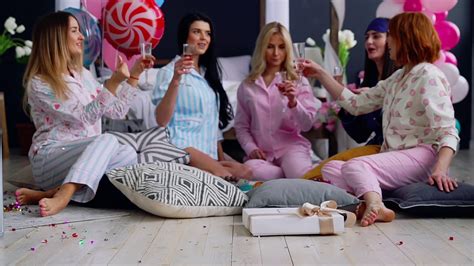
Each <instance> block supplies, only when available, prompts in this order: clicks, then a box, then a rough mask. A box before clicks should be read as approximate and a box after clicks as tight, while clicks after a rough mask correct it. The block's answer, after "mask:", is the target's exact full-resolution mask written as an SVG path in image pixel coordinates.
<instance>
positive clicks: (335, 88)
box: [303, 13, 459, 226]
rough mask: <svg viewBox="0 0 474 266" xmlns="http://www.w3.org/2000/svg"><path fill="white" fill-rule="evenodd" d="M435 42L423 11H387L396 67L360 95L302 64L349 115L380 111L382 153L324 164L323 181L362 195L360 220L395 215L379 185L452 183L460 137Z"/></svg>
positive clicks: (448, 186)
mask: <svg viewBox="0 0 474 266" xmlns="http://www.w3.org/2000/svg"><path fill="white" fill-rule="evenodd" d="M402 33H403V35H402ZM402 36H403V37H402ZM440 46H441V44H440V41H439V38H438V34H437V33H436V31H435V29H434V28H433V25H432V24H431V21H430V20H429V19H428V18H427V17H426V16H425V15H423V14H422V13H403V14H399V15H397V16H395V17H393V18H392V19H391V20H390V23H389V37H388V47H389V49H390V50H389V51H390V58H391V59H392V60H394V61H395V63H396V64H397V65H399V66H401V69H400V70H398V71H396V72H395V73H394V74H393V75H392V76H390V77H389V78H388V79H386V80H384V81H380V82H379V83H378V84H377V85H376V86H375V87H373V88H371V89H369V90H365V91H363V92H362V93H360V94H358V95H356V94H353V93H352V92H351V91H350V90H348V89H347V88H344V87H343V86H341V85H340V84H339V83H337V82H336V81H335V80H334V79H333V78H332V77H331V75H329V74H328V73H327V72H326V71H325V70H324V69H323V68H322V67H321V66H319V65H317V64H316V63H314V62H311V61H305V62H304V64H303V66H304V73H305V75H307V76H312V77H316V78H318V79H319V81H320V82H321V83H322V84H323V85H324V87H325V88H326V89H327V90H328V91H329V93H330V94H331V96H332V97H333V98H334V99H337V100H338V103H339V104H340V105H341V106H342V107H343V108H344V109H345V110H347V111H349V112H350V113H352V114H354V115H359V114H365V113H369V112H372V111H375V110H378V109H382V110H383V120H382V127H383V135H384V142H383V144H382V149H381V153H380V154H375V155H369V156H363V157H359V158H355V159H352V160H349V161H347V162H342V161H332V162H330V163H328V164H327V165H326V166H325V167H324V168H323V170H322V171H323V177H324V178H325V179H327V180H330V181H331V182H332V183H333V184H334V185H336V186H338V187H340V188H343V189H346V190H347V191H349V192H351V193H353V194H355V195H356V196H357V197H362V198H363V199H364V200H365V203H363V204H362V205H361V206H360V208H359V212H358V214H359V217H360V218H361V225H362V226H368V225H371V224H373V223H374V222H377V221H383V222H389V221H392V220H393V219H394V218H395V213H394V212H393V211H392V210H390V209H388V208H386V207H385V206H384V204H383V202H382V191H381V190H382V189H385V190H393V189H396V188H399V187H401V186H404V185H408V184H411V183H415V182H428V183H429V184H431V185H436V186H437V187H438V189H439V190H441V191H445V192H450V191H453V190H454V189H456V187H457V183H456V181H455V180H454V179H453V178H451V177H450V176H449V174H448V169H449V165H450V163H451V159H452V157H453V156H454V153H455V151H456V149H457V145H458V142H459V137H458V135H457V131H456V128H455V119H454V109H453V105H452V102H451V98H450V96H451V88H450V87H449V84H448V82H447V81H446V77H445V76H444V74H443V73H442V72H441V71H440V70H439V69H438V68H437V67H436V66H434V65H433V64H432V63H433V62H434V61H436V60H437V58H438V55H439V51H440Z"/></svg>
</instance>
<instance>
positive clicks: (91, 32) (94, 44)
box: [64, 7, 102, 67]
mask: <svg viewBox="0 0 474 266" xmlns="http://www.w3.org/2000/svg"><path fill="white" fill-rule="evenodd" d="M64 11H66V12H69V13H71V14H72V15H73V16H74V17H75V18H76V19H77V22H78V23H79V27H80V28H81V33H82V35H84V54H83V60H84V62H83V64H84V66H85V67H88V66H90V65H91V64H93V63H94V62H95V60H96V59H97V57H98V56H99V54H100V48H101V46H102V38H101V34H100V29H99V25H98V24H97V19H96V18H95V17H94V16H92V15H91V14H90V13H89V12H87V11H85V10H81V9H77V8H72V7H68V8H66V9H64Z"/></svg>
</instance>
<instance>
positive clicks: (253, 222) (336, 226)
mask: <svg viewBox="0 0 474 266" xmlns="http://www.w3.org/2000/svg"><path fill="white" fill-rule="evenodd" d="M242 221H243V223H244V226H245V227H246V228H247V229H248V230H249V231H250V233H252V235H254V236H270V235H328V234H338V233H342V232H344V216H342V215H341V214H339V213H337V212H329V213H328V214H321V215H319V216H318V215H313V216H301V215H300V214H299V212H298V208H248V209H243V213H242Z"/></svg>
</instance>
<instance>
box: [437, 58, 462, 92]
mask: <svg viewBox="0 0 474 266" xmlns="http://www.w3.org/2000/svg"><path fill="white" fill-rule="evenodd" d="M436 66H437V67H438V68H439V69H441V71H442V72H443V73H444V75H445V76H446V79H447V80H448V82H449V85H451V87H452V86H454V84H455V83H456V82H457V81H458V79H459V69H458V67H457V66H455V65H453V64H449V63H440V64H437V65H436Z"/></svg>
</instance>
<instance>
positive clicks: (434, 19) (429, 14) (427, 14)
mask: <svg viewBox="0 0 474 266" xmlns="http://www.w3.org/2000/svg"><path fill="white" fill-rule="evenodd" d="M421 13H423V14H424V15H425V16H427V17H428V18H429V19H430V20H431V23H433V25H434V24H435V23H436V16H435V14H434V13H433V12H431V11H429V10H426V9H423V11H421Z"/></svg>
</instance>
